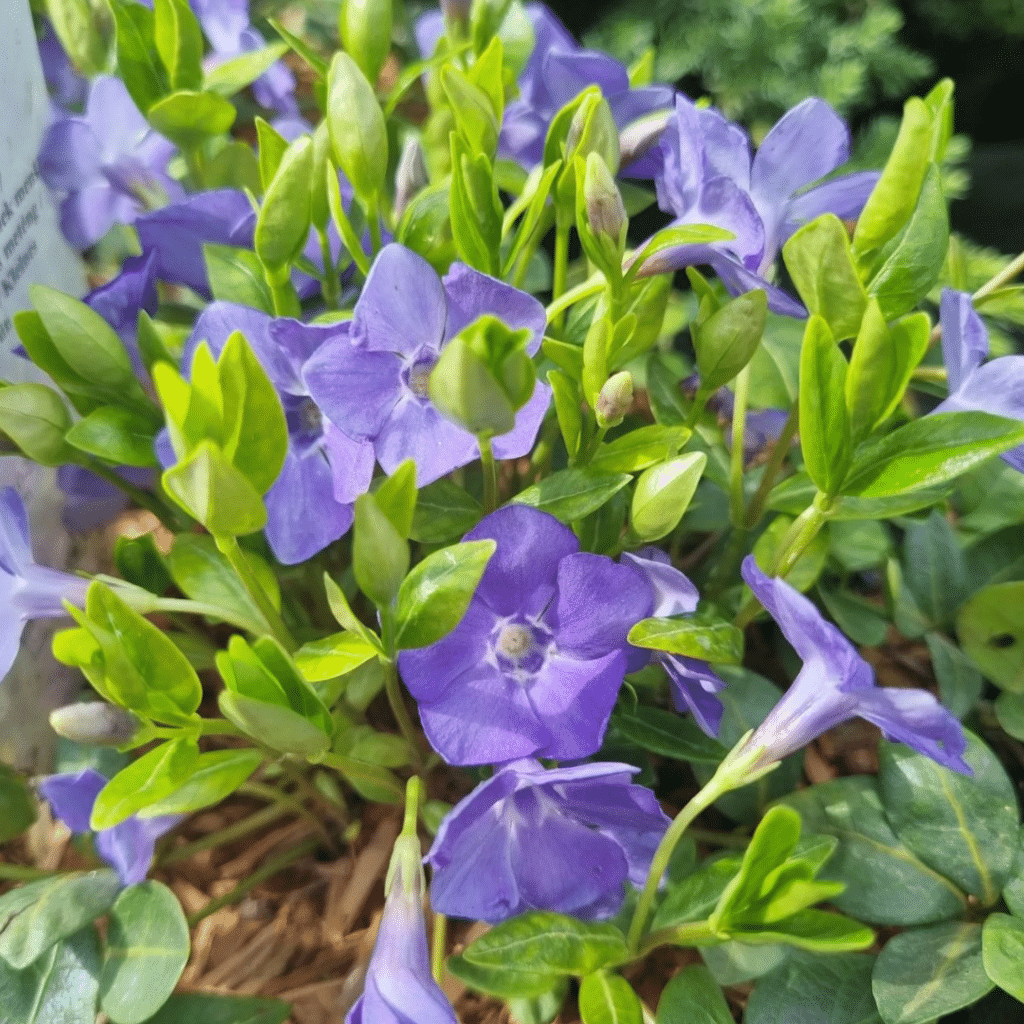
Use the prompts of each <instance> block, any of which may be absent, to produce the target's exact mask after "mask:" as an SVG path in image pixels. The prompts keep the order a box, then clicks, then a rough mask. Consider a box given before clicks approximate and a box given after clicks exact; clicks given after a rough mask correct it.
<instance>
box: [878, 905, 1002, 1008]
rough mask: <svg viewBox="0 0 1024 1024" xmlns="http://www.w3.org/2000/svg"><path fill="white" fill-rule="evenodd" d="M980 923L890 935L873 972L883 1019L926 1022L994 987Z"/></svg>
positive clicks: (945, 925) (943, 925)
mask: <svg viewBox="0 0 1024 1024" xmlns="http://www.w3.org/2000/svg"><path fill="white" fill-rule="evenodd" d="M992 987H993V986H992V982H991V981H990V980H989V978H988V975H987V974H986V973H985V968H984V965H983V963H982V953H981V925H977V924H971V923H968V922H966V921H950V922H948V923H946V924H937V925H933V926H932V927H931V928H917V929H914V930H913V931H909V932H904V933H903V934H902V935H897V936H896V937H895V938H893V939H890V940H889V942H888V943H887V944H886V946H885V948H884V949H883V950H882V952H881V953H879V954H878V959H877V960H876V961H875V969H874V971H873V972H872V975H871V990H872V992H873V993H874V996H875V1002H876V1003H877V1004H878V1013H879V1015H880V1016H881V1018H882V1020H883V1021H884V1022H885V1024H925V1022H929V1021H934V1020H936V1019H937V1018H939V1017H944V1016H945V1015H946V1014H947V1013H952V1012H953V1011H954V1010H959V1009H960V1008H961V1007H963V1006H970V1005H971V1003H974V1002H977V1000H979V999H980V998H981V997H982V996H983V995H985V993H986V992H988V991H990V990H991V989H992Z"/></svg>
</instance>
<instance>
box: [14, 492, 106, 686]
mask: <svg viewBox="0 0 1024 1024" xmlns="http://www.w3.org/2000/svg"><path fill="white" fill-rule="evenodd" d="M88 586H89V583H88V580H84V579H79V578H78V577H77V576H72V575H70V574H69V573H66V572H60V571H59V570H57V569H49V568H47V567H46V566H43V565H36V563H35V561H34V560H33V558H32V548H31V544H30V541H29V534H28V516H27V515H26V513H25V506H24V504H23V503H22V500H21V498H20V497H19V496H18V492H17V491H15V490H14V489H13V488H12V487H5V488H4V489H3V490H0V679H2V678H3V677H4V676H5V675H6V674H7V670H8V669H9V668H10V667H11V665H12V664H14V659H15V657H17V654H18V643H19V641H20V640H21V633H22V630H23V629H24V628H25V623H26V622H28V621H29V619H54V618H60V617H62V616H64V615H67V610H66V609H65V608H64V602H65V601H69V602H70V603H71V604H74V605H78V607H80V608H81V607H82V606H83V605H84V604H85V593H86V590H87V589H88Z"/></svg>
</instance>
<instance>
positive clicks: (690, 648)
mask: <svg viewBox="0 0 1024 1024" xmlns="http://www.w3.org/2000/svg"><path fill="white" fill-rule="evenodd" d="M626 639H627V640H628V641H629V642H630V643H631V644H632V645H633V646H634V647H643V648H646V649H648V650H655V651H667V652H668V653H670V654H681V655H683V656H684V657H687V658H700V659H701V660H702V661H710V662H714V663H716V664H738V663H739V662H740V661H742V659H743V633H742V632H741V631H740V630H738V629H737V628H736V627H735V626H733V625H732V623H729V622H724V621H722V620H721V619H717V620H716V619H708V618H706V617H704V616H700V615H696V616H693V617H691V618H685V619H682V618H675V619H657V618H654V619H642V620H641V621H640V622H638V623H637V624H636V625H635V626H633V628H632V629H631V630H630V631H629V634H628V635H627V637H626Z"/></svg>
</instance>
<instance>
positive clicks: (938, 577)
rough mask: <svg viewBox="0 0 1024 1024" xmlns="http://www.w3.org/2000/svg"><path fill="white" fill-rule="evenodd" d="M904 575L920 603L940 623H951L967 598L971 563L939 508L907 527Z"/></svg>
mask: <svg viewBox="0 0 1024 1024" xmlns="http://www.w3.org/2000/svg"><path fill="white" fill-rule="evenodd" d="M904 544H905V546H904V557H903V578H904V580H905V581H906V583H907V586H909V587H910V589H911V591H912V592H913V595H914V597H915V599H916V601H917V606H918V607H919V608H920V609H921V610H922V611H923V612H924V613H925V614H926V615H927V616H928V617H929V618H930V619H931V621H932V622H934V623H936V624H939V625H941V624H943V623H946V622H950V621H951V620H952V618H953V616H954V615H955V614H956V610H957V608H959V607H960V605H961V603H962V602H963V600H964V598H966V597H967V592H968V583H967V565H966V563H965V561H964V553H963V549H962V548H961V546H960V541H959V539H958V537H957V535H956V533H954V531H953V529H952V527H951V526H950V525H949V521H948V520H947V519H946V517H945V516H944V515H942V514H941V513H940V512H938V511H937V510H935V511H933V512H932V513H931V515H929V516H928V518H927V519H925V520H924V521H923V522H916V523H912V524H910V525H909V526H908V527H907V531H906V536H905V541H904Z"/></svg>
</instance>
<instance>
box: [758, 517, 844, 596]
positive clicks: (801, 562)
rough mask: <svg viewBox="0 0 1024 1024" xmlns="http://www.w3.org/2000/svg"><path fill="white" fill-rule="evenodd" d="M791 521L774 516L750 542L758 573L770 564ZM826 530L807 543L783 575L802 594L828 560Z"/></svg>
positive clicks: (827, 532) (787, 531) (827, 530)
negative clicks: (752, 545)
mask: <svg viewBox="0 0 1024 1024" xmlns="http://www.w3.org/2000/svg"><path fill="white" fill-rule="evenodd" d="M792 524H793V520H792V519H791V518H790V517H789V516H776V517H775V518H774V519H773V520H772V521H771V522H770V523H769V524H768V529H767V530H765V531H764V533H762V534H761V536H760V537H758V538H757V540H756V541H755V542H754V550H753V555H754V558H755V559H756V561H757V564H758V566H759V568H760V569H761V571H762V572H765V571H767V570H768V569H769V567H770V566H771V564H772V562H773V559H774V556H775V552H776V551H777V550H778V547H779V545H780V544H781V543H782V542H783V540H784V539H785V537H786V535H787V534H788V533H789V528H790V526H792ZM829 532H830V531H829V529H828V528H826V529H824V530H821V531H820V532H819V533H818V534H817V535H816V536H815V537H814V538H813V539H812V540H811V542H810V543H809V544H808V545H807V547H806V548H805V549H804V551H803V552H802V553H801V555H800V557H799V558H798V559H797V560H796V562H795V563H794V564H793V568H792V569H790V570H789V572H788V573H787V574H786V582H787V583H788V584H789V585H790V586H791V587H794V588H795V589H796V590H799V591H800V592H801V593H803V592H804V591H805V590H809V589H810V588H811V586H813V585H814V583H816V582H817V580H818V577H820V576H821V574H822V572H823V571H824V569H825V565H826V563H827V562H828V549H829Z"/></svg>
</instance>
